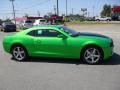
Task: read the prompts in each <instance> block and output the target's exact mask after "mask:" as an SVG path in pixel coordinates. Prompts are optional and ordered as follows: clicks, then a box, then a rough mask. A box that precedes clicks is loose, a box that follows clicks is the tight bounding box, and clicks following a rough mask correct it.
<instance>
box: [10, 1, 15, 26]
mask: <svg viewBox="0 0 120 90" xmlns="http://www.w3.org/2000/svg"><path fill="white" fill-rule="evenodd" d="M10 1H11V3H12V8H13V18H14V21H15V25H16V19H15V7H14V3H13V2H14V1H15V0H10Z"/></svg>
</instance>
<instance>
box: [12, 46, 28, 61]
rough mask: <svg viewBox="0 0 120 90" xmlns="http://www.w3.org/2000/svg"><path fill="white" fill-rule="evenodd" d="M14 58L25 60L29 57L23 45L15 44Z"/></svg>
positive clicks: (13, 49)
mask: <svg viewBox="0 0 120 90" xmlns="http://www.w3.org/2000/svg"><path fill="white" fill-rule="evenodd" d="M11 53H12V56H13V59H15V60H16V61H24V60H25V59H26V58H27V51H26V49H25V48H24V47H23V46H21V45H15V46H13V47H12V49H11Z"/></svg>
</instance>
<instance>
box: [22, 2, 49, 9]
mask: <svg viewBox="0 0 120 90" xmlns="http://www.w3.org/2000/svg"><path fill="white" fill-rule="evenodd" d="M49 1H50V0H45V1H43V2H40V3H38V4H34V5H32V6H30V7H26V8H23V9H21V10H26V9H30V8H33V7H37V6H39V5H41V4H44V3H47V2H49Z"/></svg>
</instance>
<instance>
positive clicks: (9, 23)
mask: <svg viewBox="0 0 120 90" xmlns="http://www.w3.org/2000/svg"><path fill="white" fill-rule="evenodd" d="M3 25H14V24H13V23H12V22H4V23H3Z"/></svg>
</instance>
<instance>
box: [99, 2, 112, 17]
mask: <svg viewBox="0 0 120 90" xmlns="http://www.w3.org/2000/svg"><path fill="white" fill-rule="evenodd" d="M101 16H107V17H110V16H111V5H107V4H105V5H104V6H103V10H102V12H101Z"/></svg>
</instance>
